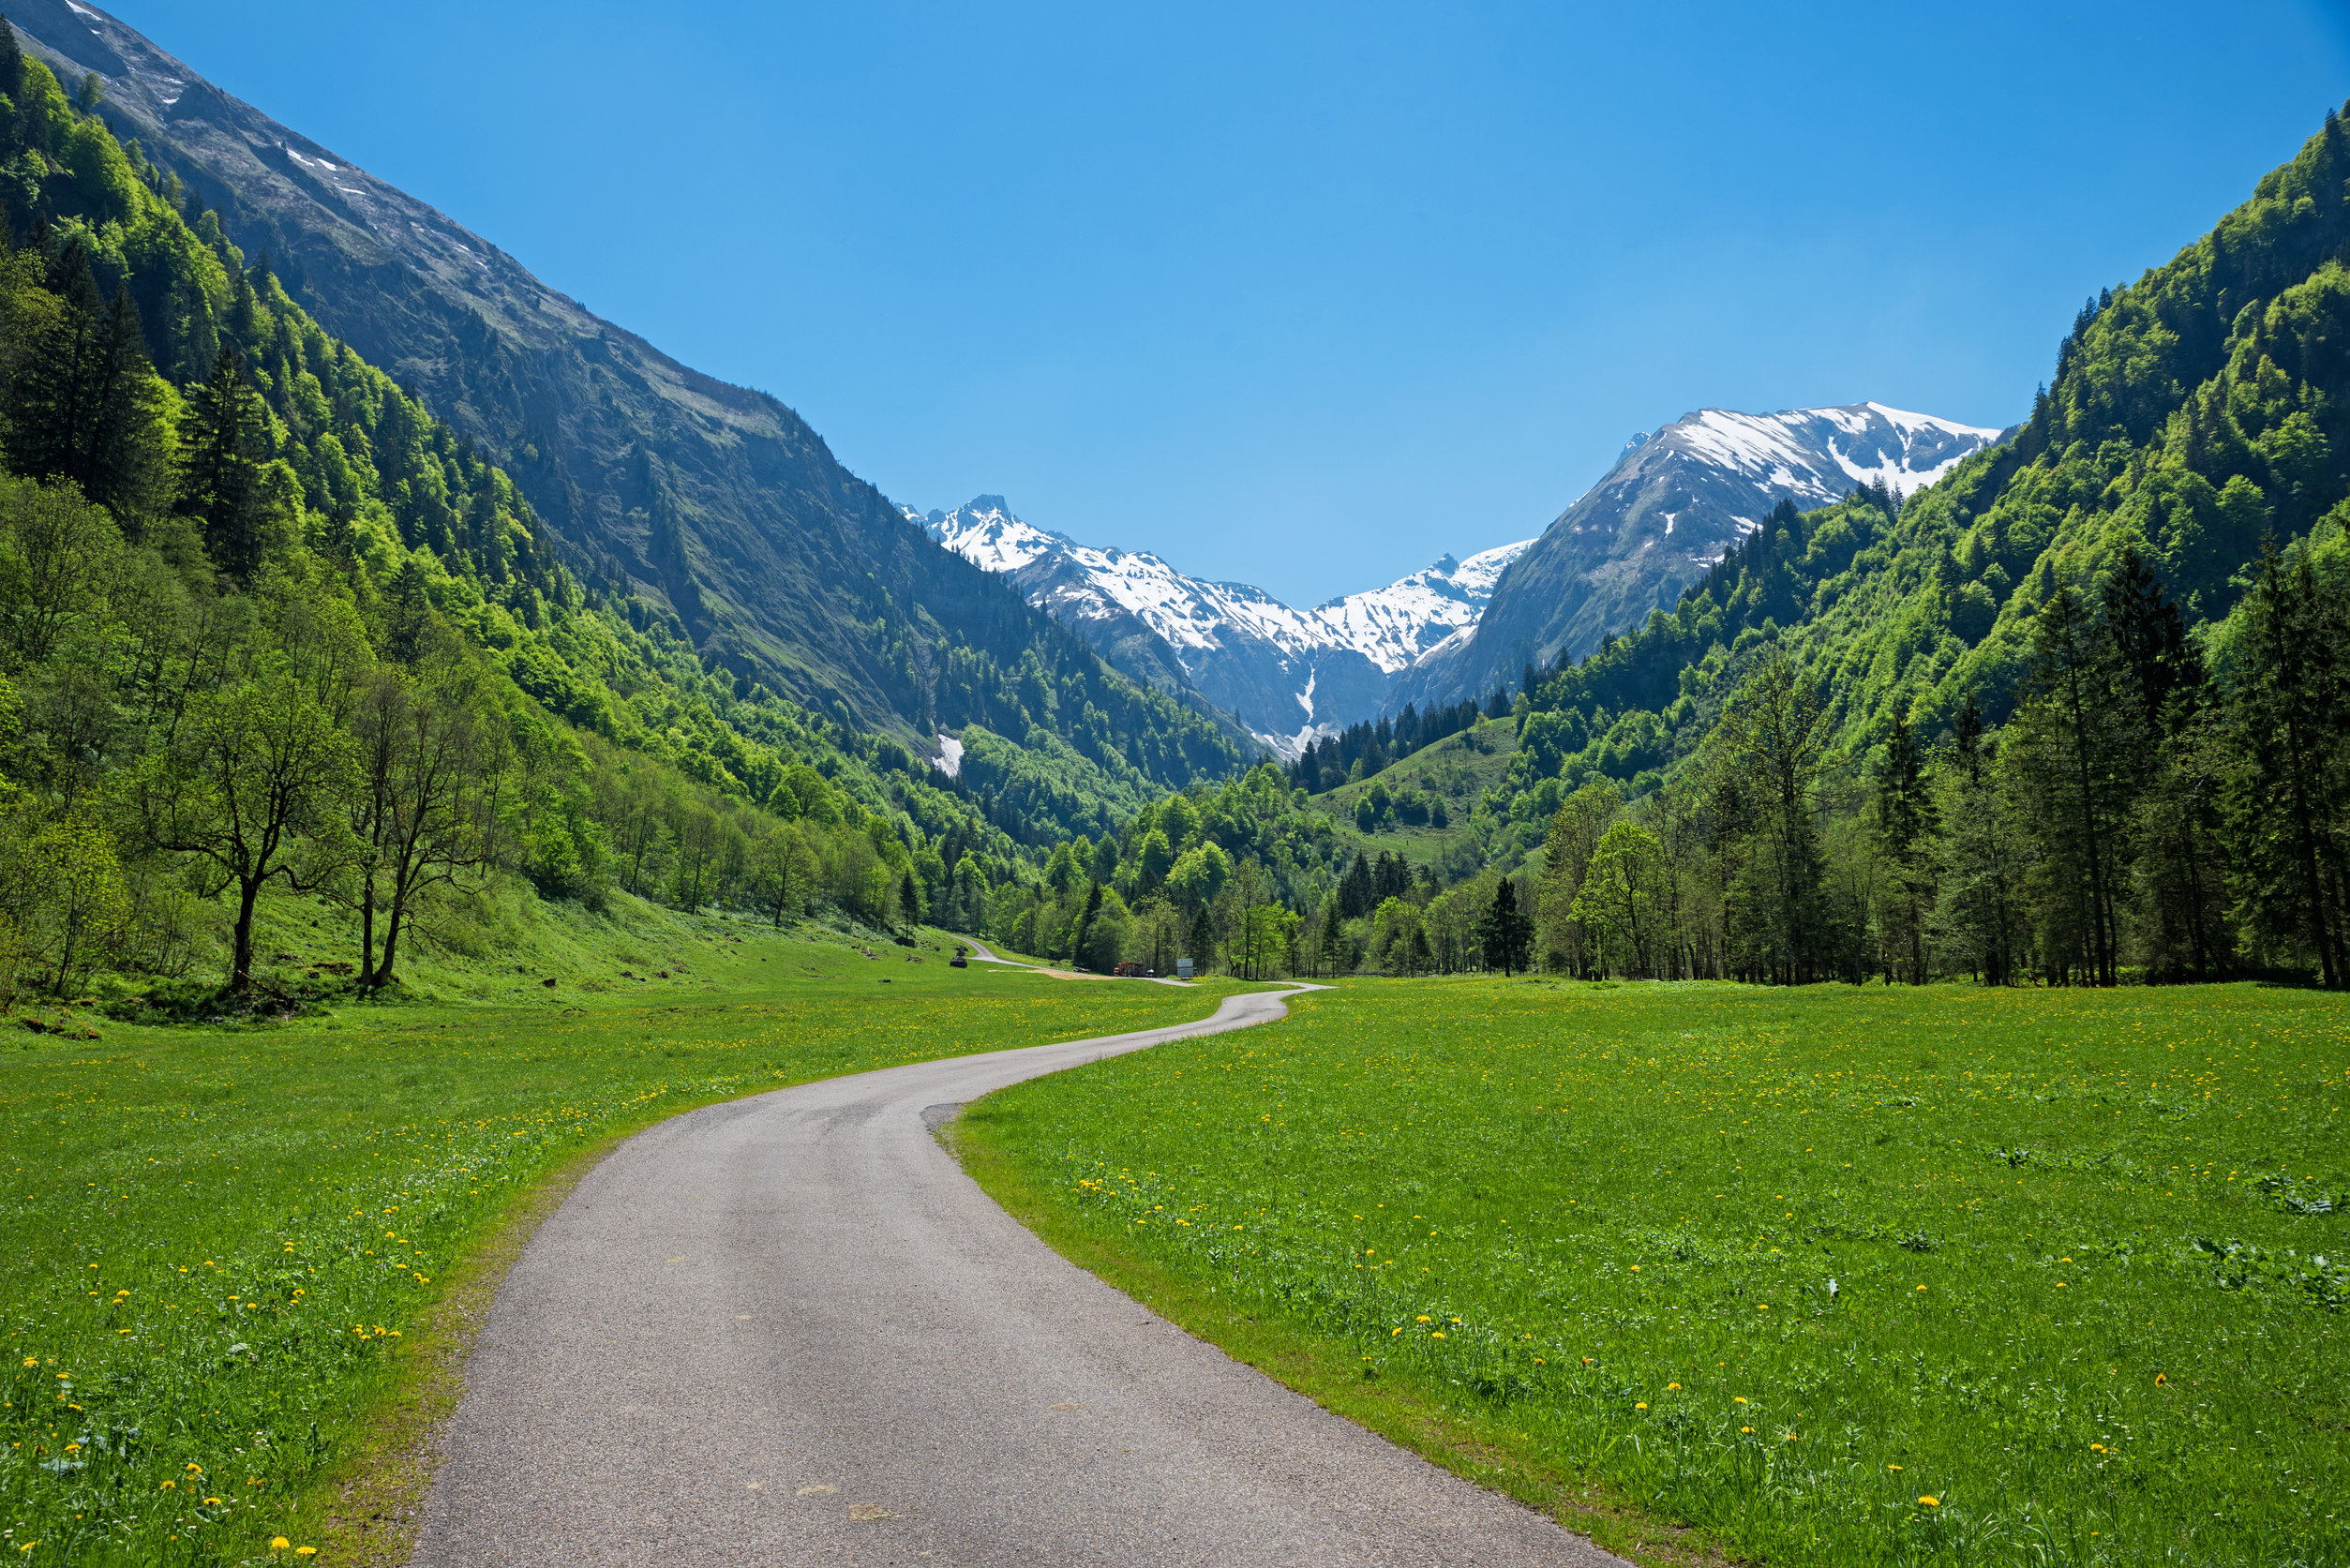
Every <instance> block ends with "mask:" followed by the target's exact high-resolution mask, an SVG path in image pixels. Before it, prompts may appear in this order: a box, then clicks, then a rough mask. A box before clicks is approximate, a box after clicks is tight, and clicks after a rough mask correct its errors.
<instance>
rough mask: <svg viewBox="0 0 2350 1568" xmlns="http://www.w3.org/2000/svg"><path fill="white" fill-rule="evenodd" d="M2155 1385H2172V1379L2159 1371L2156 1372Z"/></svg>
mask: <svg viewBox="0 0 2350 1568" xmlns="http://www.w3.org/2000/svg"><path fill="white" fill-rule="evenodd" d="M2154 1386H2155V1387H2157V1388H2168V1387H2169V1386H2170V1379H2168V1378H2166V1377H2164V1376H2163V1374H2162V1373H2160V1372H2157V1373H2155V1374H2154Z"/></svg>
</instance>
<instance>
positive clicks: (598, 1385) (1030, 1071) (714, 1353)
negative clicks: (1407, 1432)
mask: <svg viewBox="0 0 2350 1568" xmlns="http://www.w3.org/2000/svg"><path fill="white" fill-rule="evenodd" d="M1282 994H1290V993H1253V994H1250V995H1242V996H1233V997H1228V998H1226V999H1225V1001H1224V1002H1223V1004H1222V1006H1220V1008H1217V1010H1216V1012H1215V1014H1214V1016H1213V1017H1211V1018H1208V1019H1205V1020H1203V1021H1201V1022H1199V1023H1191V1024H1187V1025H1180V1026H1177V1027H1174V1028H1167V1029H1155V1030H1149V1031H1145V1032H1143V1033H1140V1034H1131V1035H1118V1036H1110V1037H1105V1038H1097V1039H1089V1040H1077V1041H1070V1042H1068V1043H1064V1044H1058V1045H1044V1046H1034V1047H1030V1048H1027V1049H1025V1050H1018V1051H1004V1052H996V1053H990V1054H987V1055H979V1056H961V1057H955V1058H951V1059H950V1060H946V1061H938V1062H925V1063H920V1064H917V1065H913V1066H908V1067H902V1068H888V1069H886V1070H883V1071H880V1072H869V1073H862V1074H859V1075H857V1076H854V1077H847V1078H836V1079H831V1080H829V1081H826V1082H822V1083H806V1084H801V1085H800V1086H798V1087H796V1088H790V1089H783V1090H778V1091H776V1092H775V1093H772V1094H768V1095H762V1096H759V1097H757V1098H753V1099H745V1100H738V1101H734V1102H732V1103H729V1104H725V1105H713V1106H709V1107H706V1108H704V1109H702V1110H699V1111H695V1112H691V1113H687V1114H685V1115H681V1116H679V1117H677V1118H675V1119H674V1120H671V1121H668V1122H665V1123H663V1124H661V1125H660V1126H658V1127H652V1128H651V1129H650V1130H648V1131H646V1132H643V1133H641V1134H639V1135H637V1136H636V1138H633V1139H631V1140H630V1141H629V1142H626V1143H624V1144H622V1145H621V1147H620V1148H619V1149H618V1150H617V1151H615V1152H614V1153H613V1154H612V1156H611V1157H609V1158H607V1159H606V1160H605V1161H604V1162H603V1163H602V1164H601V1165H599V1166H598V1167H597V1168H596V1169H595V1170H594V1171H593V1172H590V1174H589V1175H588V1176H587V1178H586V1179H585V1180H583V1181H582V1182H581V1183H580V1184H579V1186H578V1187H577V1188H576V1190H575V1191H574V1192H573V1193H572V1195H571V1197H570V1198H569V1200H568V1201H567V1202H564V1203H563V1205H562V1206H561V1209H559V1210H558V1211H557V1212H556V1213H555V1215H554V1216H553V1217H550V1218H549V1219H548V1220H547V1221H546V1223H545V1224H544V1225H543V1226H542V1227H541V1228H540V1229H539V1232H538V1233H537V1234H536V1235H535V1236H534V1237H532V1239H531V1243H530V1246H529V1247H527V1248H526V1249H525V1250H524V1252H523V1255H522V1257H521V1259H520V1261H519V1262H517V1263H516V1265H515V1268H514V1271H513V1273H512V1274H511V1275H510V1276H508V1277H507V1279H506V1282H505V1285H504V1288H503V1289H502V1291H501V1292H500V1294H499V1296H498V1299H497V1303H496V1306H495V1307H493V1308H492V1310H491V1312H490V1314H489V1318H488V1320H487V1322H486V1324H485V1325H484V1327H483V1331H482V1335H481V1337H480V1340H479V1342H478V1344H477V1346H476V1348H475V1350H474V1352H473V1357H472V1360H471V1364H470V1366H469V1367H468V1369H467V1384H468V1391H467V1393H466V1396H465V1398H464V1401H463V1403H462V1405H461V1406H460V1407H459V1409H458V1411H457V1413H456V1415H455V1416H454V1417H453V1418H452V1420H451V1422H450V1424H449V1426H448V1427H447V1429H446V1430H445V1432H444V1433H443V1434H442V1444H443V1453H444V1456H445V1457H444V1461H443V1463H442V1467H441V1470H440V1472H439V1475H438V1477H437V1478H436V1480H435V1482H434V1484H433V1487H432V1490H431V1493H430V1496H429V1497H428V1499H427V1505H426V1513H425V1522H424V1528H423V1532H422V1535H421V1537H420V1539H419V1541H418V1544H417V1548H416V1554H415V1556H414V1558H413V1559H412V1562H413V1563H415V1564H417V1565H420V1568H490V1565H498V1568H506V1565H523V1564H532V1565H535V1564H549V1565H552V1564H563V1565H565V1568H577V1565H580V1564H604V1563H614V1564H617V1563H629V1564H636V1563H647V1562H661V1563H665V1564H689V1565H703V1564H710V1565H722V1564H723V1565H727V1568H734V1565H738V1564H741V1565H747V1564H753V1563H756V1564H760V1565H762V1568H767V1565H772V1564H790V1565H799V1564H883V1563H894V1564H909V1565H911V1564H924V1563H928V1564H938V1565H940V1568H946V1565H950V1564H951V1565H956V1568H962V1565H974V1564H1000V1565H1003V1568H1015V1565H1016V1568H1041V1565H1057V1564H1078V1563H1086V1564H1093V1563H1103V1564H1109V1563H1115V1564H1141V1565H1157V1564H1168V1565H1175V1564H1183V1565H1190V1564H1209V1563H1215V1564H1265V1565H1267V1568H1271V1565H1276V1564H1278V1565H1282V1568H1289V1565H1296V1564H1333V1565H1336V1564H1395V1565H1398V1568H1402V1565H1406V1564H1409V1565H1413V1568H1421V1565H1428V1564H1439V1563H1460V1564H1472V1563H1474V1564H1479V1565H1483V1568H1501V1565H1504V1564H1546V1565H1547V1564H1568V1565H1574V1568H1597V1565H1600V1564H1615V1563H1618V1562H1619V1561H1620V1560H1618V1559H1616V1558H1614V1557H1611V1556H1609V1555H1608V1554H1607V1553H1604V1552H1601V1551H1599V1550H1597V1549H1596V1548H1595V1547H1594V1546H1591V1545H1590V1544H1589V1543H1588V1542H1585V1541H1583V1540H1582V1539H1581V1538H1579V1537H1577V1536H1573V1535H1569V1534H1568V1533H1566V1532H1565V1531H1562V1530H1560V1529H1559V1528H1558V1527H1557V1526H1556V1525H1554V1524H1552V1523H1550V1522H1549V1520H1547V1519H1544V1518H1542V1517H1541V1516H1537V1515H1535V1514H1534V1513H1532V1512H1530V1511H1528V1510H1526V1509H1524V1508H1522V1507H1520V1506H1519V1505H1518V1504H1517V1503H1514V1502H1512V1501H1508V1500H1507V1499H1504V1498H1502V1497H1500V1496H1497V1495H1495V1494H1493V1493H1490V1492H1487V1491H1484V1490H1481V1489H1480V1488H1478V1487H1476V1486H1472V1485H1470V1484H1469V1483H1467V1482H1465V1481H1461V1480H1459V1478H1457V1477H1455V1476H1453V1475H1450V1474H1448V1473H1446V1472H1445V1471H1440V1470H1438V1469H1436V1468H1435V1467H1434V1466H1432V1465H1429V1464H1428V1463H1427V1462H1426V1461H1424V1460H1422V1459H1420V1458H1418V1457H1416V1456H1413V1455H1411V1454H1407V1453H1405V1452H1403V1451H1402V1450H1400V1449H1399V1448H1396V1447H1395V1446H1393V1445H1392V1444H1390V1443H1388V1442H1386V1441H1385V1440H1383V1439H1381V1438H1378V1437H1374V1436H1372V1435H1371V1434H1370V1433H1369V1432H1366V1431H1364V1430H1363V1429H1362V1428H1360V1427H1358V1426H1355V1425H1354V1424H1353V1423H1351V1422H1348V1421H1345V1420H1343V1419H1341V1418H1340V1417H1339V1416H1336V1415H1332V1414H1330V1413H1329V1412H1328V1411H1324V1410H1323V1409H1321V1407H1319V1406H1317V1405H1315V1404H1313V1403H1312V1402H1311V1401H1310V1400H1308V1399H1306V1398H1304V1397H1302V1396H1298V1395H1295V1394H1293V1393H1291V1392H1290V1391H1289V1390H1287V1389H1285V1388H1283V1387H1281V1386H1280V1384H1278V1383H1276V1382H1274V1381H1271V1380H1270V1379H1268V1378H1266V1377H1265V1376H1263V1375H1262V1374H1260V1373H1258V1372H1256V1371H1254V1370H1252V1369H1250V1368H1249V1367H1247V1366H1241V1365H1239V1364H1238V1363H1236V1362H1234V1361H1232V1360H1231V1359H1229V1358H1228V1357H1226V1356H1225V1355H1224V1354H1223V1352H1221V1351H1218V1350H1217V1349H1215V1348H1214V1347H1213V1346H1211V1345H1207V1344H1204V1343H1202V1342H1201V1341H1199V1340H1196V1339H1193V1338H1192V1337H1190V1336H1189V1335H1186V1334H1185V1333H1183V1332H1182V1331H1181V1330H1179V1329H1177V1328H1175V1327H1174V1326H1173V1325H1172V1324H1170V1323H1168V1322H1164V1321H1163V1320H1161V1319H1159V1318H1157V1317H1154V1316H1153V1315H1152V1314H1150V1313H1149V1312H1148V1311H1146V1310H1145V1309H1144V1308H1142V1307H1138V1306H1136V1305H1135V1304H1134V1302H1132V1301H1131V1300H1130V1299H1129V1298H1128V1297H1126V1296H1125V1295H1123V1294H1121V1293H1119V1292H1116V1291H1114V1290H1112V1289H1111V1288H1110V1287H1108V1286H1107V1285H1104V1284H1102V1283H1101V1282H1100V1280H1097V1279H1095V1278H1094V1277H1092V1276H1091V1275H1088V1274H1086V1273H1085V1272H1084V1271H1082V1270H1080V1269H1078V1268H1076V1267H1074V1266H1073V1265H1071V1264H1070V1263H1069V1262H1065V1261H1064V1260H1063V1259H1061V1258H1060V1257H1059V1256H1058V1255H1057V1254H1055V1252H1053V1251H1052V1250H1051V1249H1049V1248H1048V1247H1045V1246H1044V1244H1043V1243H1041V1242H1040V1241H1038V1240H1037V1239H1036V1238H1035V1237H1034V1236H1032V1235H1030V1234H1029V1233H1028V1232H1027V1231H1026V1230H1025V1229H1024V1228H1023V1227H1022V1226H1021V1225H1020V1224H1019V1223H1018V1222H1017V1221H1015V1220H1014V1219H1012V1218H1011V1217H1010V1216H1009V1215H1007V1214H1006V1213H1004V1211H1003V1210H1001V1209H1000V1208H998V1207H996V1206H995V1203H994V1202H991V1201H989V1199H988V1198H987V1197H986V1196H985V1195H984V1194H983V1193H981V1192H980V1189H979V1187H977V1186H976V1185H974V1184H973V1183H972V1181H971V1180H970V1178H969V1177H967V1176H965V1174H964V1173H963V1172H962V1170H961V1168H960V1167H958V1166H957V1165H956V1163H955V1162H954V1160H953V1159H952V1158H951V1157H950V1156H949V1155H948V1153H947V1152H946V1150H944V1149H943V1148H941V1147H940V1146H939V1144H938V1142H936V1138H935V1137H934V1136H933V1132H932V1128H933V1127H935V1126H936V1122H937V1120H938V1119H939V1118H940V1117H941V1116H942V1115H944V1114H946V1113H947V1112H948V1109H949V1108H950V1107H953V1106H955V1105H959V1104H961V1103H964V1102H966V1101H969V1100H973V1099H977V1098H980V1096H982V1095H985V1094H987V1093H989V1092H990V1091H992V1090H995V1089H998V1088H1002V1087H1003V1086H1005V1085H1006V1084H1010V1083H1019V1082H1020V1081H1021V1080H1023V1079H1026V1078H1032V1077H1035V1076H1037V1075H1039V1074H1040V1073H1047V1072H1054V1071H1057V1070H1059V1069H1061V1068H1069V1067H1074V1066H1077V1065H1079V1064H1081V1063H1084V1062H1089V1061H1093V1060H1097V1059H1099V1058H1100V1057H1103V1056H1108V1055H1113V1054H1116V1053H1121V1052H1127V1051H1137V1050H1141V1049H1143V1048H1145V1047H1146V1046H1151V1045H1157V1044H1160V1043H1161V1042H1163V1041H1167V1040H1173V1039H1179V1038H1184V1037H1186V1036H1191V1035H1199V1034H1205V1033H1209V1032H1213V1031H1216V1030H1220V1029H1232V1028H1238V1027H1242V1026H1244V1025H1247V1024H1250V1023H1260V1022H1265V1021H1268V1020H1272V1019H1277V1018H1280V1017H1281V1016H1283V1014H1284V1013H1285V1012H1286V1011H1287V1009H1286V1008H1285V1007H1284V1006H1283V1003H1282V1000H1281V996H1282Z"/></svg>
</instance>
